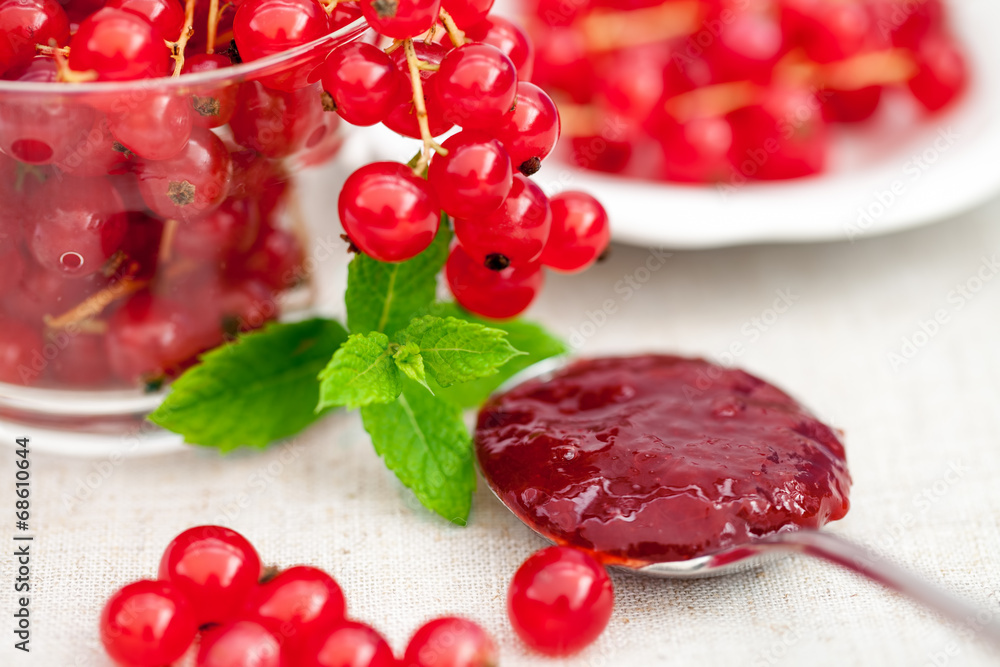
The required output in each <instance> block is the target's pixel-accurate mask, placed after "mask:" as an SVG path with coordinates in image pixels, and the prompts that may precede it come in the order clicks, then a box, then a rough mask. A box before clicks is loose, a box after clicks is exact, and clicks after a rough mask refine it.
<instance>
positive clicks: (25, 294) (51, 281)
mask: <svg viewBox="0 0 1000 667" xmlns="http://www.w3.org/2000/svg"><path fill="white" fill-rule="evenodd" d="M12 256H13V255H8V256H6V257H4V258H3V259H4V261H7V260H8V258H10V257H12ZM23 272H24V273H23V276H22V278H21V281H20V282H19V283H18V284H17V287H16V289H13V290H11V291H10V292H9V293H7V294H6V295H0V296H6V298H5V299H4V301H5V303H6V306H7V309H8V310H9V311H10V312H12V313H17V315H18V317H21V318H23V319H26V320H29V321H41V320H42V319H43V318H44V317H45V316H46V315H51V316H53V317H56V316H58V315H62V314H63V313H65V312H66V311H68V310H69V309H70V308H73V307H74V306H76V305H78V304H79V303H80V302H81V301H83V300H84V299H85V298H86V297H87V296H88V295H89V294H92V293H93V292H95V291H97V290H99V289H100V288H101V287H103V286H104V283H105V282H106V281H104V280H103V278H104V276H102V275H101V274H99V273H98V274H95V275H93V276H90V277H89V278H73V277H67V276H65V275H64V274H62V273H56V272H54V271H48V270H46V269H43V268H42V267H40V266H38V265H37V264H35V263H34V262H26V263H25V267H24V269H23Z"/></svg>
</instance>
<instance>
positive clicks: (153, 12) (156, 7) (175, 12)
mask: <svg viewBox="0 0 1000 667" xmlns="http://www.w3.org/2000/svg"><path fill="white" fill-rule="evenodd" d="M104 6H105V7H111V8H112V9H124V10H125V11H126V12H132V13H133V14H136V15H137V16H141V17H143V18H144V19H146V20H147V21H149V22H150V23H152V24H153V25H154V26H156V29H157V30H159V31H160V34H161V35H163V37H164V39H169V40H176V39H178V38H179V37H180V34H181V29H182V28H183V27H184V5H183V4H182V3H180V2H178V0H108V1H107V2H106V3H105V5H104Z"/></svg>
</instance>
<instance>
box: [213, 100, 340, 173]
mask: <svg viewBox="0 0 1000 667" xmlns="http://www.w3.org/2000/svg"><path fill="white" fill-rule="evenodd" d="M324 113H325V112H324V111H323V104H322V102H321V101H320V94H319V90H318V87H316V86H309V87H306V88H300V89H298V90H296V91H294V92H285V91H282V90H274V89H271V88H266V87H264V86H263V85H261V84H260V83H259V82H257V81H250V82H247V83H244V84H242V85H241V86H240V88H239V91H238V92H237V95H236V110H235V111H234V113H233V117H232V119H231V120H230V122H229V123H230V127H231V128H232V130H233V137H234V139H235V140H236V142H237V143H238V144H240V145H241V146H244V147H245V148H250V149H253V150H254V151H257V152H258V153H260V154H261V155H264V156H266V157H269V158H271V159H275V160H276V159H279V158H283V157H288V156H290V155H292V154H294V153H297V152H298V151H300V150H302V149H303V148H305V147H307V146H308V145H309V144H310V142H311V141H312V140H313V138H314V137H313V135H314V134H315V133H317V132H319V131H323V132H324V133H325V132H326V128H325V125H324V123H323V114H324Z"/></svg>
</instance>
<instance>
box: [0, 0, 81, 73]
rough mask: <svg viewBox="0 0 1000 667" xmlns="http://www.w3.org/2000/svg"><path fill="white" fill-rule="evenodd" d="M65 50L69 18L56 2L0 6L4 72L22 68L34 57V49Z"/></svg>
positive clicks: (27, 0)
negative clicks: (53, 47)
mask: <svg viewBox="0 0 1000 667" xmlns="http://www.w3.org/2000/svg"><path fill="white" fill-rule="evenodd" d="M50 40H52V41H55V43H56V46H65V45H66V43H67V42H68V41H69V18H68V17H67V16H66V12H65V11H64V10H63V8H62V6H61V5H60V4H59V2H57V0H3V1H2V2H0V42H2V43H3V44H4V46H6V47H7V48H6V49H5V52H6V53H7V57H6V62H7V69H14V68H17V67H24V66H26V65H27V64H28V63H30V62H31V60H32V59H33V58H34V57H35V45H36V44H44V45H48V44H49V41H50Z"/></svg>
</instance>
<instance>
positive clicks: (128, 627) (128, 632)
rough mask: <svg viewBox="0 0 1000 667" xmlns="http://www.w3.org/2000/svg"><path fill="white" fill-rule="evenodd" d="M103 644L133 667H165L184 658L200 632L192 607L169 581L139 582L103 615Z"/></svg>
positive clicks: (113, 600)
mask: <svg viewBox="0 0 1000 667" xmlns="http://www.w3.org/2000/svg"><path fill="white" fill-rule="evenodd" d="M100 627H101V641H102V642H103V643H104V649H105V650H106V651H107V652H108V655H110V656H111V657H112V658H113V659H114V660H115V661H117V662H118V663H120V664H122V665H128V666H129V667H163V665H169V664H171V663H173V662H174V661H175V660H177V659H178V658H180V657H181V656H182V655H184V653H185V652H186V651H187V650H188V647H189V646H191V642H193V641H194V637H195V633H196V632H197V630H198V628H197V626H196V625H195V622H194V616H193V615H192V613H191V606H190V604H189V603H188V601H187V600H185V599H184V596H183V595H181V593H180V591H178V590H177V589H176V588H175V587H174V586H172V585H171V584H169V583H167V582H165V581H148V580H143V581H137V582H135V583H132V584H129V585H128V586H125V587H124V588H122V589H121V590H120V591H118V592H117V593H115V594H114V595H112V596H111V598H110V599H109V600H108V602H107V604H106V605H105V606H104V611H103V612H102V613H101V626H100Z"/></svg>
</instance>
